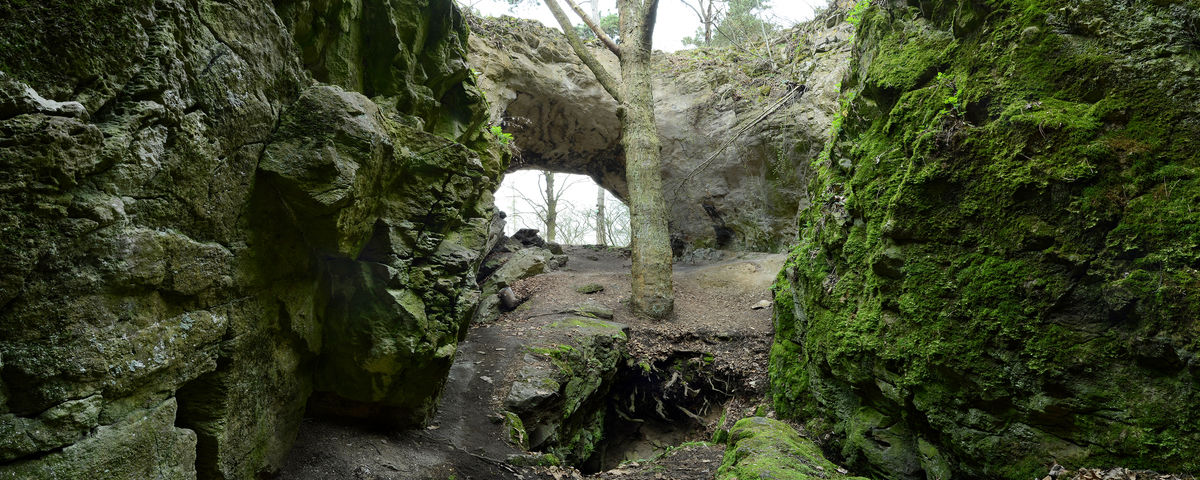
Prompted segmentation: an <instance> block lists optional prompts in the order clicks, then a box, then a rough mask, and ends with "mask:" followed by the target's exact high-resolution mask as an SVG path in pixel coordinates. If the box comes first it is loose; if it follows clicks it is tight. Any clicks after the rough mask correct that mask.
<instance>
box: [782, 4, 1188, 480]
mask: <svg viewBox="0 0 1200 480" xmlns="http://www.w3.org/2000/svg"><path fill="white" fill-rule="evenodd" d="M1198 12H1200V4H1198V3H1197V2H1195V1H1170V2H1144V1H1134V2H1111V1H1104V0H1085V1H1064V0H1006V1H996V2H960V1H955V0H945V1H943V0H922V1H913V2H908V3H905V2H882V3H880V2H872V3H871V5H870V6H868V5H867V4H866V3H865V2H864V3H862V4H860V6H859V7H858V8H856V9H855V10H854V12H853V14H852V15H851V17H850V21H851V22H852V23H856V24H857V25H858V28H857V30H856V38H855V44H854V60H853V63H852V67H851V72H850V74H849V75H848V76H847V78H846V80H845V81H844V82H843V83H842V94H841V96H842V100H841V102H840V105H841V108H840V111H839V113H838V116H837V117H836V119H835V121H834V123H833V126H834V132H833V135H832V137H831V141H830V143H829V144H828V145H827V148H826V150H825V151H824V152H823V153H822V155H821V156H819V157H817V158H816V159H815V160H814V162H813V163H814V166H815V172H816V173H815V175H814V177H813V180H812V183H811V189H810V191H811V192H812V194H813V196H814V200H813V203H812V205H811V206H810V207H809V208H808V209H807V210H806V211H805V212H804V213H803V214H802V216H801V224H800V225H801V229H800V240H799V243H798V245H797V246H796V247H795V249H794V250H793V253H792V256H791V258H790V260H789V263H788V265H787V266H786V267H785V269H784V273H783V274H782V275H781V277H780V279H779V281H778V283H777V285H776V307H777V317H776V339H775V342H776V343H775V346H774V351H773V355H772V385H773V388H774V392H775V405H776V408H777V409H779V410H780V411H781V412H787V413H789V414H790V415H792V416H795V417H798V418H813V420H811V421H810V427H812V429H813V431H817V432H826V433H829V434H830V435H831V436H830V439H831V441H830V445H829V446H830V449H831V450H832V451H834V452H835V453H839V454H840V456H841V458H842V459H844V460H846V461H848V462H849V463H850V464H852V465H853V466H854V467H856V468H857V469H859V470H860V471H862V472H870V473H872V474H873V475H875V476H879V477H883V478H904V479H909V478H949V477H951V476H953V477H971V478H1029V477H1030V476H1041V475H1044V473H1045V472H1046V471H1048V468H1049V466H1050V465H1051V463H1052V462H1055V461H1057V462H1058V463H1061V464H1063V465H1066V466H1067V467H1069V468H1076V467H1079V466H1086V465H1095V466H1103V465H1112V464H1117V465H1125V466H1129V467H1149V468H1155V469H1158V470H1160V471H1163V470H1174V471H1180V470H1182V471H1196V470H1197V469H1200V463H1197V460H1196V459H1197V458H1198V454H1200V357H1198V354H1200V322H1198V321H1197V319H1198V318H1200V294H1198V292H1200V271H1198V270H1197V269H1200V229H1198V228H1197V222H1196V219H1197V218H1198V217H1197V213H1196V210H1195V209H1196V207H1195V205H1197V202H1198V201H1200V170H1198V168H1200V161H1198V158H1200V157H1197V154H1196V152H1197V151H1198V150H1197V149H1198V147H1200V145H1198V144H1197V141H1198V139H1200V103H1198V101H1200V96H1198V95H1200V93H1198V92H1200V78H1198V75H1200V33H1198V32H1200V30H1198V26H1200V16H1198V15H1200V13H1198Z"/></svg>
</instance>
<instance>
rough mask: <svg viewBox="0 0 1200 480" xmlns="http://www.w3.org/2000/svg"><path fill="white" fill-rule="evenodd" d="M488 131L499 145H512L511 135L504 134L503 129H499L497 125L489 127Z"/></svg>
mask: <svg viewBox="0 0 1200 480" xmlns="http://www.w3.org/2000/svg"><path fill="white" fill-rule="evenodd" d="M488 131H489V132H491V134H492V136H494V137H496V140H499V141H500V144H501V145H504V146H506V147H507V146H508V145H510V144H512V140H513V136H512V134H511V133H504V129H502V128H500V126H499V125H492V126H491V127H488Z"/></svg>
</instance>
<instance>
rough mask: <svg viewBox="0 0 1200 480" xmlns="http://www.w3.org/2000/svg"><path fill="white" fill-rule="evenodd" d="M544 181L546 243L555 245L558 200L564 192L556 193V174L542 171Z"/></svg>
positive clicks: (543, 199) (543, 198)
mask: <svg viewBox="0 0 1200 480" xmlns="http://www.w3.org/2000/svg"><path fill="white" fill-rule="evenodd" d="M542 180H543V183H544V184H545V188H544V189H543V190H542V203H543V204H544V205H546V210H545V213H546V215H545V216H544V217H542V221H543V222H544V223H545V225H546V241H548V242H551V243H554V241H555V236H556V235H555V231H556V230H557V229H558V198H559V197H560V196H561V195H562V192H555V191H554V172H551V171H549V170H542ZM564 191H565V190H564ZM556 193H557V195H556Z"/></svg>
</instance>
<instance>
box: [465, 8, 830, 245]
mask: <svg viewBox="0 0 1200 480" xmlns="http://www.w3.org/2000/svg"><path fill="white" fill-rule="evenodd" d="M469 21H470V22H471V29H472V33H473V34H472V36H471V39H470V42H471V45H470V47H471V48H470V50H471V53H470V55H469V60H470V61H471V62H472V64H473V66H474V67H475V68H476V69H477V71H478V72H479V86H480V88H481V89H482V90H483V91H484V92H486V94H487V96H488V101H489V103H490V105H491V111H490V117H491V119H492V122H493V124H497V123H501V122H502V123H503V125H504V129H505V131H506V132H510V133H513V135H514V137H515V138H514V141H515V143H516V145H517V146H518V147H519V148H520V149H521V155H520V156H519V158H517V159H516V160H514V161H513V162H512V165H510V167H509V168H510V170H518V169H525V168H539V169H545V170H550V171H555V172H563V173H575V174H582V175H588V176H590V177H592V179H593V180H595V181H596V183H597V184H599V185H601V186H603V187H604V188H606V189H608V190H609V191H611V192H613V193H614V194H615V195H617V196H618V197H620V198H622V199H623V200H624V198H625V192H626V187H625V172H624V167H623V164H624V159H623V155H622V152H621V146H620V120H619V118H618V116H617V104H616V102H615V101H614V100H613V99H612V97H611V96H610V95H609V94H608V93H607V92H606V91H604V89H603V88H601V86H600V85H599V83H598V82H597V81H596V80H595V78H594V77H593V75H592V73H591V72H590V71H589V70H588V69H587V67H585V66H584V65H583V64H582V63H581V62H580V61H579V60H578V59H577V58H576V57H575V55H574V52H573V51H572V50H571V48H570V46H569V45H567V42H566V39H565V37H563V36H562V34H561V33H560V32H558V31H556V30H553V29H549V28H546V27H543V26H541V25H540V24H539V23H537V22H534V21H527V20H518V19H514V18H509V17H505V18H499V19H494V18H471V19H469ZM849 36H850V29H849V28H846V27H845V26H843V25H842V24H837V25H836V26H834V27H830V28H823V27H817V26H812V25H810V26H806V27H797V29H795V30H793V31H792V33H791V34H790V37H788V38H789V39H788V40H787V41H788V42H789V46H788V47H787V48H786V49H785V50H787V51H791V52H799V53H798V55H797V56H796V57H794V58H790V59H787V60H786V61H787V62H790V63H788V64H786V65H782V64H775V63H772V62H769V61H767V60H765V59H757V58H752V57H737V56H736V55H730V54H729V52H725V53H721V52H719V51H718V52H708V53H705V54H700V55H693V54H691V53H687V52H681V53H678V54H659V55H656V57H655V63H656V68H657V73H656V75H655V79H654V82H655V115H656V117H657V122H658V133H659V139H660V142H661V144H662V161H663V171H662V175H663V184H664V187H665V191H664V195H665V197H666V202H667V204H668V208H669V209H670V210H669V218H668V221H669V222H670V228H671V232H672V238H673V242H674V243H675V244H676V246H677V247H679V248H696V247H715V248H723V249H731V250H758V251H781V250H783V249H785V248H786V247H787V246H788V245H789V244H790V243H791V242H792V241H793V240H794V239H795V235H796V228H795V227H796V224H795V221H796V214H797V212H798V210H799V209H800V208H802V207H803V206H805V205H807V203H806V202H807V195H806V192H805V187H806V185H807V178H806V173H805V172H806V166H807V165H809V164H810V163H811V161H812V159H813V158H815V157H816V156H817V155H818V154H819V153H820V151H821V148H822V146H823V144H824V141H825V139H826V138H827V137H828V132H829V125H831V124H832V119H833V116H834V114H835V112H836V110H837V105H838V104H837V99H838V91H839V90H838V83H839V81H840V80H841V78H842V76H843V74H844V73H845V70H846V66H847V64H848V58H849V43H848V39H849ZM593 53H594V54H595V55H596V57H597V58H598V60H599V61H600V62H601V63H605V64H607V65H608V66H610V67H611V68H610V70H611V71H617V70H619V69H618V68H616V65H615V64H616V62H617V59H616V57H615V56H613V55H612V54H611V53H609V52H608V50H606V49H603V48H600V47H598V46H597V47H596V48H594V49H593ZM709 53H712V54H720V55H725V56H727V57H728V58H725V60H726V61H725V62H712V61H710V59H709V57H708V55H709ZM737 62H741V63H737ZM785 66H786V68H785ZM802 84H803V85H804V88H803V89H801V88H799V87H800V85H802ZM801 91H802V92H803V93H797V92H801ZM765 111H770V114H769V115H763V113H764V112H765Z"/></svg>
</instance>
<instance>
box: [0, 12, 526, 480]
mask: <svg viewBox="0 0 1200 480" xmlns="http://www.w3.org/2000/svg"><path fill="white" fill-rule="evenodd" d="M364 4H366V5H364ZM335 11H336V12H341V13H337V14H334V13H331V12H335ZM330 18H335V19H336V22H329V21H328V20H329V19H330ZM289 28H290V31H289V30H288V29H289ZM322 29H325V30H322ZM0 31H3V32H6V33H5V35H3V36H0V37H2V38H0V253H2V254H3V256H4V258H5V259H6V260H5V262H6V263H5V265H6V268H5V269H4V270H3V271H2V272H0V436H2V437H4V438H3V439H2V440H0V462H4V466H0V477H2V476H3V475H8V476H10V477H11V476H14V475H15V476H17V477H20V478H77V477H86V476H92V477H95V476H97V475H99V476H100V478H158V477H162V478H191V477H194V476H196V475H199V476H201V477H204V478H255V477H257V476H259V475H260V474H262V473H264V472H269V471H271V470H273V469H275V468H277V467H278V465H279V464H280V462H281V461H282V459H283V457H284V455H285V454H286V452H287V450H288V448H289V447H290V444H291V442H292V441H293V439H294V438H295V436H296V432H297V430H298V428H299V424H300V419H301V418H302V416H303V415H304V412H305V411H306V408H307V407H308V406H309V405H308V404H309V396H310V394H311V393H312V392H313V391H314V390H315V391H318V392H321V396H320V399H319V400H320V401H318V402H314V406H315V407H320V406H322V405H325V406H329V405H333V406H335V407H338V408H327V410H329V411H335V412H338V413H348V414H356V415H374V416H376V417H377V418H383V419H386V420H389V421H392V422H393V423H404V424H413V423H419V422H421V421H422V420H424V419H425V417H426V416H427V415H428V414H429V413H430V411H431V409H432V405H434V404H435V403H436V400H437V397H438V395H439V394H440V389H441V386H442V383H443V382H444V377H445V374H446V372H447V370H448V368H449V361H450V358H451V357H452V356H453V354H454V351H455V348H456V345H457V342H458V340H459V339H460V338H461V336H462V335H463V333H464V328H465V326H466V323H467V321H468V320H469V319H470V317H471V315H472V314H473V311H474V308H475V305H476V303H477V302H478V290H477V287H476V285H475V281H474V278H475V269H476V268H478V264H479V261H480V257H481V256H482V253H484V251H485V250H487V245H486V244H487V236H488V230H489V228H488V227H489V224H490V222H491V217H492V215H493V213H494V209H493V208H492V205H491V203H492V197H491V191H490V189H492V188H494V187H495V184H496V181H497V179H498V177H499V175H500V173H501V172H502V171H503V170H504V169H505V168H506V165H505V162H506V158H505V157H504V156H503V154H501V153H500V150H499V149H498V148H495V149H493V148H492V146H491V145H490V144H489V143H488V141H487V140H486V138H485V137H484V136H483V134H482V128H481V125H482V124H483V122H484V121H485V119H486V112H485V111H484V106H483V104H482V97H481V96H480V95H479V94H478V93H477V91H476V89H475V87H474V85H473V82H472V80H471V78H470V71H469V69H468V67H467V65H466V63H465V61H464V60H463V59H464V57H465V46H466V36H467V30H466V26H465V24H464V23H463V21H462V17H461V15H460V14H459V13H458V11H457V10H456V9H455V7H454V6H453V3H452V2H450V1H449V0H436V1H420V2H418V1H409V2H406V1H402V0H396V1H391V2H383V3H380V2H352V1H347V2H332V3H330V2H306V1H277V2H268V1H264V0H232V1H227V2H224V1H223V2H212V1H201V2H185V1H177V0H163V1H154V2H151V1H131V2H114V1H108V0H86V1H59V0H48V1H37V2H32V1H13V2H5V3H3V4H0ZM9 32H12V34H11V35H10V34H9ZM331 32H332V33H331ZM367 36H369V37H370V39H371V40H370V42H368V41H367V38H366V37H367ZM368 43H369V44H368ZM327 51H338V52H341V53H339V54H337V55H332V56H323V54H322V55H314V54H313V52H327ZM325 58H329V60H325ZM48 59H52V60H53V61H50V60H48ZM335 64H336V66H335ZM331 71H336V72H340V73H337V74H331V73H330V72H331ZM312 77H316V79H318V80H319V81H324V82H331V83H336V84H338V85H341V86H342V87H344V88H338V87H335V86H328V85H325V86H314V82H313V78H312ZM367 96H370V97H372V98H371V99H368V98H367ZM401 385H403V387H401ZM167 404H170V405H171V407H170V412H169V415H168V414H166V413H162V414H161V415H160V413H159V412H161V411H163V410H162V408H160V407H159V406H160V405H167ZM176 404H178V415H176V414H175V405H176ZM163 408H165V407H163ZM316 410H320V409H319V408H318V409H316ZM145 412H155V413H153V414H152V415H151V416H150V418H152V420H153V422H152V423H153V424H154V426H153V427H145V428H143V427H142V426H141V425H143V424H142V423H137V422H134V423H132V424H131V423H130V420H128V419H129V418H133V417H134V416H137V415H142V414H145ZM176 426H178V428H177V427H176ZM116 430H122V431H124V432H125V433H121V435H131V436H132V435H134V434H136V436H137V437H136V438H128V439H117V440H113V438H111V437H112V436H113V435H117V434H116V433H113V432H115V431H116ZM192 432H194V434H193V433H192ZM185 437H186V438H185ZM114 442H115V443H114ZM131 442H132V443H131ZM127 450H128V451H127ZM134 450H136V451H138V452H140V454H139V455H140V456H137V457H136V458H135V457H134V456H132V454H130V453H129V451H134ZM105 469H107V470H105ZM97 472H100V473H97ZM5 478H7V477H5Z"/></svg>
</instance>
